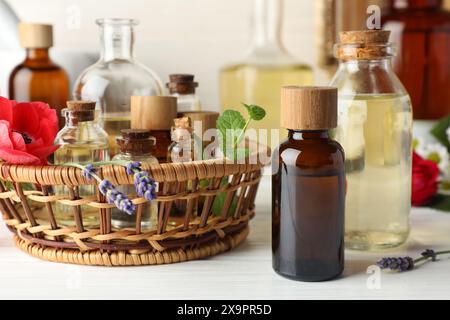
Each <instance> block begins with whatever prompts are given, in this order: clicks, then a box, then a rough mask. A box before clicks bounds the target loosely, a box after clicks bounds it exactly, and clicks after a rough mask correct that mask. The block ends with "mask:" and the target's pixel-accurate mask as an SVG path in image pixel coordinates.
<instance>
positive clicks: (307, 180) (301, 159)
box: [272, 86, 345, 281]
mask: <svg viewBox="0 0 450 320" xmlns="http://www.w3.org/2000/svg"><path fill="white" fill-rule="evenodd" d="M281 115H282V118H281V126H282V127H284V128H287V129H288V130H289V135H288V138H287V140H286V141H285V142H283V143H281V145H280V146H279V147H278V148H277V149H276V150H275V151H274V155H273V159H272V174H273V176H272V194H273V198H272V253H273V255H272V257H273V258H272V261H273V269H274V270H275V271H276V272H277V273H278V274H280V275H282V276H284V277H287V278H290V279H294V280H301V281H324V280H329V279H332V278H335V277H337V276H339V275H340V274H341V273H342V271H343V267H344V210H345V207H344V205H345V162H344V151H343V149H342V147H341V145H340V144H339V143H337V142H336V141H334V140H332V139H331V138H330V136H329V133H328V130H329V129H332V128H335V127H336V126H337V89H336V88H331V87H294V86H290V87H283V88H282V91H281Z"/></svg>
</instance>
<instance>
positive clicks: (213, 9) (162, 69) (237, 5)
mask: <svg viewBox="0 0 450 320" xmlns="http://www.w3.org/2000/svg"><path fill="white" fill-rule="evenodd" d="M7 1H8V2H9V4H10V5H11V7H12V8H13V9H14V10H15V11H16V13H17V14H18V16H19V18H20V19H21V20H22V21H27V22H46V23H52V24H53V25H54V34H55V46H56V47H57V48H59V49H64V50H72V49H76V50H77V51H78V50H82V51H88V52H97V51H98V49H99V36H98V31H99V30H98V27H97V25H96V24H95V23H94V21H95V19H96V18H102V17H110V18H112V17H115V18H135V19H138V20H139V21H140V25H139V26H138V27H137V28H136V45H135V52H136V56H137V58H138V59H139V60H140V61H141V62H143V63H144V64H146V65H147V66H149V67H150V68H152V69H153V70H154V71H156V72H157V73H158V74H159V75H160V77H161V79H162V80H163V82H166V81H167V78H168V74H169V73H175V72H185V73H194V74H195V75H196V78H197V81H198V82H199V94H200V95H201V98H202V100H203V105H204V106H205V107H206V109H210V110H213V109H217V110H218V109H219V96H218V72H219V69H220V67H221V66H223V65H224V64H226V63H229V62H231V61H235V60H237V59H239V58H240V57H242V56H243V54H244V53H245V51H246V50H247V48H248V45H249V41H250V37H251V28H250V17H251V14H252V8H253V6H252V4H253V1H252V0H7ZM314 2H315V1H312V0H285V2H284V23H283V31H284V32H283V40H284V44H285V46H286V47H287V49H288V50H289V51H290V52H291V53H292V54H293V55H294V56H296V57H298V58H299V59H301V60H302V61H303V62H306V63H309V64H311V65H315V63H316V61H315V54H314V52H315V46H314V36H315V33H314V29H315V27H314V25H315V21H314V12H315V9H314ZM74 10H75V11H77V10H79V12H80V18H81V19H80V22H81V23H80V26H79V29H75V30H73V28H71V27H70V22H71V20H70V17H71V13H72V12H74ZM316 71H318V70H317V68H316ZM316 75H318V78H317V82H318V84H324V83H326V81H327V80H326V78H325V76H323V75H320V73H319V72H316Z"/></svg>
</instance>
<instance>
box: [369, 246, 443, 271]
mask: <svg viewBox="0 0 450 320" xmlns="http://www.w3.org/2000/svg"><path fill="white" fill-rule="evenodd" d="M443 254H450V250H448V251H439V252H435V251H434V250H431V249H426V250H425V251H423V252H422V253H421V254H420V255H421V257H420V258H417V259H413V258H411V257H396V258H393V257H388V258H383V259H381V260H379V261H378V262H377V265H378V266H379V267H380V268H381V269H389V270H393V271H399V272H404V271H410V270H413V269H414V268H416V267H417V265H418V263H419V262H427V261H437V256H438V255H443Z"/></svg>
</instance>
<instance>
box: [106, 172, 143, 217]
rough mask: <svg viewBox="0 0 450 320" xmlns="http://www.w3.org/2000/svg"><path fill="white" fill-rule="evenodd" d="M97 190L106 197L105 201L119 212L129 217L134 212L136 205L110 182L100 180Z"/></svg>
mask: <svg viewBox="0 0 450 320" xmlns="http://www.w3.org/2000/svg"><path fill="white" fill-rule="evenodd" d="M98 189H99V190H100V192H101V193H102V194H103V195H104V196H105V197H106V201H108V203H111V204H112V203H114V205H115V206H116V207H117V208H118V209H119V210H121V211H123V212H125V213H127V214H128V215H130V216H131V215H133V214H134V213H135V212H136V205H135V204H134V203H133V202H132V201H131V200H130V199H128V197H127V196H126V195H125V194H124V193H122V192H120V191H119V190H117V189H116V187H115V186H114V185H113V184H112V183H111V182H110V181H108V180H102V182H101V183H100V184H99V186H98Z"/></svg>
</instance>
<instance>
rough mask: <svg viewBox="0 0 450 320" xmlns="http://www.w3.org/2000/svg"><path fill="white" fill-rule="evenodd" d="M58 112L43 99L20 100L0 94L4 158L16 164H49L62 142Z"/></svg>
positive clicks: (0, 145)
mask: <svg viewBox="0 0 450 320" xmlns="http://www.w3.org/2000/svg"><path fill="white" fill-rule="evenodd" d="M57 133H58V118H57V116H56V111H55V110H53V109H50V107H49V105H48V104H46V103H43V102H20V103H18V102H16V101H13V100H8V99H6V98H3V97H0V158H1V159H3V160H4V161H6V162H8V163H14V164H31V165H42V164H47V158H48V156H49V155H51V154H52V153H53V152H55V150H56V149H58V148H59V146H58V145H53V141H54V139H55V136H56V134H57Z"/></svg>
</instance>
